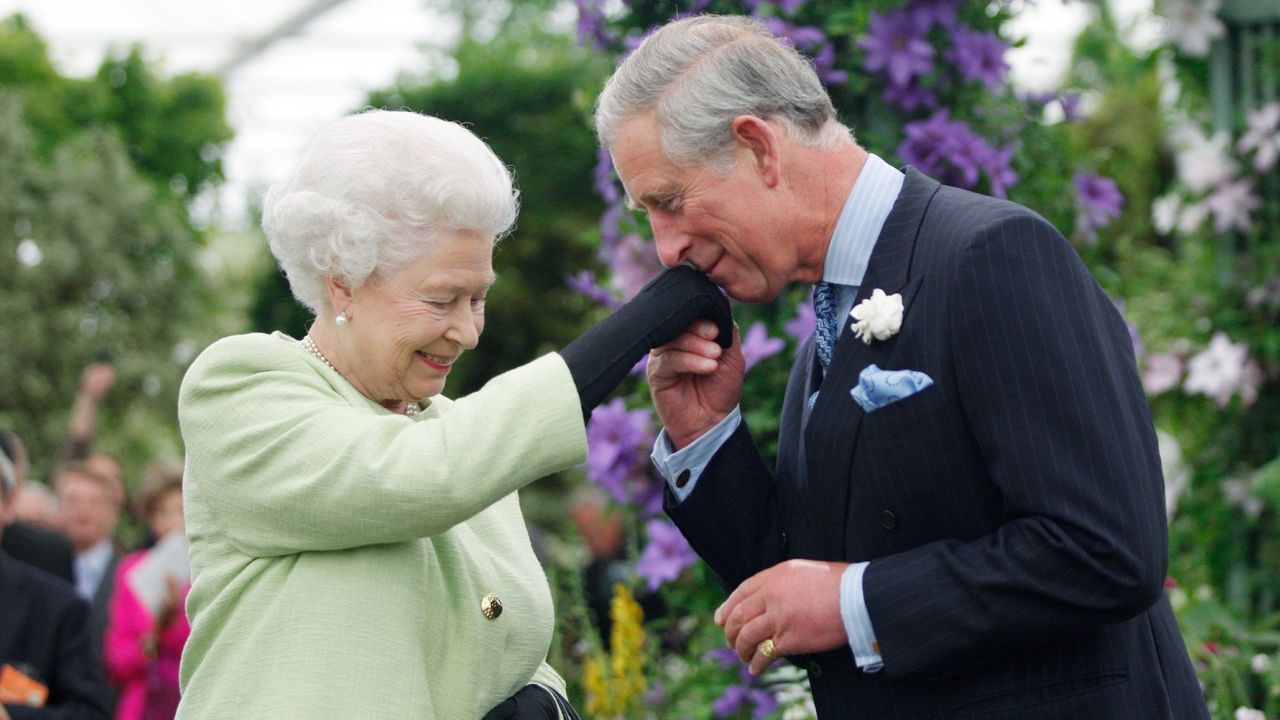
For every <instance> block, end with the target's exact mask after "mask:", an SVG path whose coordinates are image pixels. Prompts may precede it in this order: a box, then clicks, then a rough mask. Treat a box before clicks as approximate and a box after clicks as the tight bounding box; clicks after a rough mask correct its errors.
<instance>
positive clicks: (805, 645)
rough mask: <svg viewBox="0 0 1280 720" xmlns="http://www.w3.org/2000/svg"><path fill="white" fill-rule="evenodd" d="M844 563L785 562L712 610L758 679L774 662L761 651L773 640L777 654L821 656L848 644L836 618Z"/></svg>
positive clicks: (749, 581) (749, 580)
mask: <svg viewBox="0 0 1280 720" xmlns="http://www.w3.org/2000/svg"><path fill="white" fill-rule="evenodd" d="M847 567H849V564H848V563H833V562H817V561H814V560H788V561H786V562H783V563H779V564H777V565H774V566H773V567H771V568H769V569H768V570H762V571H760V572H758V573H756V574H755V575H753V576H751V577H749V578H747V579H746V580H744V581H743V582H742V584H741V585H739V586H738V589H737V590H734V591H733V594H732V595H730V596H729V599H728V600H726V601H725V602H724V604H723V605H721V606H720V607H719V609H717V610H716V616H715V621H716V624H717V625H720V626H722V627H723V628H724V636H725V639H727V640H728V641H729V645H731V646H733V648H734V650H736V651H737V652H738V657H739V658H741V659H742V661H743V662H749V663H750V664H751V667H750V670H751V674H752V675H759V674H760V673H762V672H764V671H765V669H767V668H768V667H769V666H770V665H772V664H773V662H774V660H775V659H776V658H767V657H765V656H764V655H762V654H761V653H760V651H759V647H760V643H762V642H764V641H765V639H767V638H772V639H773V647H774V649H775V650H776V651H777V654H779V655H799V654H805V653H815V652H822V651H824V650H831V649H834V648H838V647H840V646H841V645H847V644H848V643H849V635H848V633H847V632H846V631H845V628H844V620H843V619H842V618H841V616H840V577H841V576H842V575H843V574H844V571H845V568H847Z"/></svg>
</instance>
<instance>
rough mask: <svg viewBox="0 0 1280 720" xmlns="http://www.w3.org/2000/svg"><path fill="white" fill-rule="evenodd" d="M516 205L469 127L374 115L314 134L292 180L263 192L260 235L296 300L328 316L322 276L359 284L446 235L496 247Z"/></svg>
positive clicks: (505, 177)
mask: <svg viewBox="0 0 1280 720" xmlns="http://www.w3.org/2000/svg"><path fill="white" fill-rule="evenodd" d="M518 198H519V193H518V192H517V191H516V189H515V184H514V182H513V181H512V177H511V172H510V171H509V170H508V169H507V167H506V166H505V165H503V164H502V162H501V161H500V160H498V158H497V156H496V155H494V154H493V151H492V150H490V149H489V146H488V145H486V144H485V143H484V141H482V140H481V139H480V138H478V137H476V136H475V135H474V134H472V133H471V131H470V130H467V129H466V128H464V127H463V126H461V125H459V124H457V123H453V122H449V121H447V120H441V119H439V118H434V117H430V116H427V115H420V114H418V113H413V112H407V111H385V110H371V111H367V112H362V113H357V114H355V115H348V116H347V117H345V118H343V119H341V120H339V121H338V122H336V123H334V124H333V125H330V126H329V127H327V128H325V129H324V130H322V131H321V132H320V134H319V135H318V136H317V137H316V138H315V140H313V141H312V143H311V146H310V147H309V148H308V149H307V151H306V153H305V154H304V155H303V157H302V160H301V161H300V162H299V163H298V166H297V168H295V169H294V171H293V174H292V175H291V176H290V177H289V179H288V180H285V181H284V182H281V183H277V184H275V185H273V186H272V187H271V189H270V190H268V191H267V195H266V199H265V201H264V203H263V208H262V229H263V231H264V232H265V233H266V235H267V241H268V243H269V245H270V247H271V254H272V255H274V256H275V258H276V260H277V261H278V262H279V263H280V267H281V268H282V269H283V270H284V271H285V274H286V275H287V276H288V277H289V285H290V287H291V288H292V290H293V294H294V296H295V297H296V298H298V300H300V301H301V302H302V303H303V304H304V305H306V306H307V307H309V308H311V310H312V312H315V313H316V314H317V315H325V314H327V313H328V312H329V311H330V310H331V308H329V301H328V296H327V293H326V290H325V278H326V277H328V276H333V277H335V278H336V279H338V280H339V281H340V282H341V283H342V284H343V285H346V286H347V287H353V288H354V287H359V286H360V285H363V284H364V283H365V281H366V280H368V279H369V277H370V276H371V275H374V274H375V273H388V272H393V271H394V270H396V269H397V268H399V267H401V266H403V265H404V264H406V263H409V262H411V261H413V260H414V259H416V258H417V257H419V256H420V255H421V253H422V252H423V251H424V250H425V249H426V248H427V247H429V244H430V243H431V242H433V241H435V240H436V239H438V238H439V237H440V236H441V235H442V234H445V233H450V232H459V231H463V232H476V233H479V234H481V235H483V236H485V237H487V238H490V239H491V240H492V241H494V242H496V241H497V240H498V239H499V238H501V237H502V236H503V235H505V234H506V233H507V232H508V231H510V229H511V227H512V225H513V224H514V223H515V219H516V213H517V210H518V205H519V202H518Z"/></svg>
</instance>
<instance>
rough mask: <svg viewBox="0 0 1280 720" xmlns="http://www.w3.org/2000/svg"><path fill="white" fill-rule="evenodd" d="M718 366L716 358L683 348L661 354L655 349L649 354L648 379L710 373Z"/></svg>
mask: <svg viewBox="0 0 1280 720" xmlns="http://www.w3.org/2000/svg"><path fill="white" fill-rule="evenodd" d="M712 344H713V345H714V343H712ZM717 347H718V346H717ZM718 367H720V362H719V361H718V360H716V359H713V358H709V357H706V356H705V355H700V354H698V353H691V352H685V351H683V350H668V351H666V352H663V353H661V354H659V353H657V352H656V351H655V352H654V353H652V354H650V355H649V378H650V381H652V380H654V379H658V380H670V379H674V378H677V377H679V376H681V375H689V374H692V375H710V374H711V373H713V372H715V371H716V368H718Z"/></svg>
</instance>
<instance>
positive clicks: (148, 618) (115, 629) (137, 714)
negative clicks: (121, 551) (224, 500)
mask: <svg viewBox="0 0 1280 720" xmlns="http://www.w3.org/2000/svg"><path fill="white" fill-rule="evenodd" d="M147 475H148V477H147V481H146V483H145V484H144V487H143V494H142V498H141V506H142V511H143V514H144V515H145V517H146V519H147V524H148V525H149V526H150V527H151V532H152V533H153V534H154V536H155V537H156V539H157V541H163V540H164V539H165V538H166V537H168V536H169V535H170V534H171V533H182V532H184V531H185V528H186V523H185V522H184V520H183V515H182V467H181V466H180V465H179V466H173V467H165V466H156V467H153V468H152V469H151V470H150V471H149V472H148V473H147ZM152 552H153V550H152V549H144V550H139V551H137V552H135V553H132V554H130V555H127V556H126V557H124V558H123V559H122V560H121V561H120V567H119V569H118V570H117V575H116V584H115V590H114V593H113V595H112V596H111V605H110V620H109V624H108V626H107V635H106V639H105V641H104V644H103V663H104V665H105V667H106V671H107V677H108V679H109V680H110V681H111V683H112V684H113V685H114V686H115V687H116V688H117V690H118V691H119V692H120V697H119V700H118V702H117V704H116V714H115V717H116V720H159V719H161V718H164V719H165V720H172V718H173V716H174V713H175V712H176V711H177V708H178V663H179V660H180V659H181V657H182V647H183V645H185V644H186V642H187V636H188V635H190V634H191V626H190V625H189V624H188V623H187V616H186V613H185V612H184V610H183V607H184V604H185V601H186V596H187V591H188V590H189V589H190V582H188V581H185V580H182V581H179V580H177V579H175V577H174V576H173V575H172V574H169V575H166V576H165V577H164V583H165V589H164V591H163V593H162V595H161V597H160V601H159V604H158V607H157V608H156V610H155V611H154V612H153V611H152V610H151V608H150V607H149V606H148V604H147V602H146V601H145V600H144V598H143V597H142V596H141V595H140V593H139V590H138V589H137V588H136V587H135V585H136V583H133V582H130V578H131V576H132V575H133V574H134V573H136V572H140V571H141V570H142V569H143V568H144V567H145V565H146V563H145V562H144V561H146V560H147V558H148V556H149V555H150V554H151V553H152ZM144 592H145V591H144Z"/></svg>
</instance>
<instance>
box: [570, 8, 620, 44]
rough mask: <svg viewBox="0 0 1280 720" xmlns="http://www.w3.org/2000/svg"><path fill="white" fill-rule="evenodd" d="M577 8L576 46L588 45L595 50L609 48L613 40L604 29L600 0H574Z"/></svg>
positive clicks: (602, 9)
mask: <svg viewBox="0 0 1280 720" xmlns="http://www.w3.org/2000/svg"><path fill="white" fill-rule="evenodd" d="M574 5H577V7H578V44H579V45H587V44H590V45H592V46H593V47H595V48H596V49H597V50H603V49H605V48H607V47H609V46H610V45H611V44H612V42H613V40H612V38H610V37H609V34H608V33H607V32H605V29H604V8H603V7H601V5H602V3H601V1H600V0H574Z"/></svg>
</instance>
